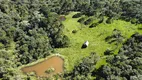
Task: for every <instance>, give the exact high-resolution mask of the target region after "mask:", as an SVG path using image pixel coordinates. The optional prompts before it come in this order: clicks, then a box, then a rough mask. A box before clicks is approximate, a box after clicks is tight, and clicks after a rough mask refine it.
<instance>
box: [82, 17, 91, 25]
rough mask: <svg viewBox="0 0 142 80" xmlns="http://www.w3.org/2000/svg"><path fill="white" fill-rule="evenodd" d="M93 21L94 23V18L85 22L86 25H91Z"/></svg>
mask: <svg viewBox="0 0 142 80" xmlns="http://www.w3.org/2000/svg"><path fill="white" fill-rule="evenodd" d="M92 21H93V18H89V19H87V20H86V21H85V22H84V24H85V25H88V24H90V23H91V22H92Z"/></svg>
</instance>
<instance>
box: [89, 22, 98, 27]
mask: <svg viewBox="0 0 142 80" xmlns="http://www.w3.org/2000/svg"><path fill="white" fill-rule="evenodd" d="M97 25H99V23H93V24H91V25H90V26H89V28H93V27H96V26H97Z"/></svg>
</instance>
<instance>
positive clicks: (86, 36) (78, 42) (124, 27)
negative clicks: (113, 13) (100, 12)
mask: <svg viewBox="0 0 142 80" xmlns="http://www.w3.org/2000/svg"><path fill="white" fill-rule="evenodd" d="M76 13H77V12H71V13H70V14H69V15H67V16H66V20H65V21H63V24H64V26H65V28H64V34H65V35H67V36H68V37H69V39H70V42H71V43H70V47H68V48H58V49H56V50H57V52H59V53H60V54H61V55H63V56H64V57H65V59H66V61H67V63H68V64H66V66H65V67H66V70H67V71H71V70H72V69H73V68H74V66H75V65H77V64H79V63H80V62H81V61H82V59H83V58H84V57H87V56H89V54H90V53H91V52H96V53H97V54H98V55H99V56H101V57H104V51H105V50H106V49H114V48H116V46H115V45H114V44H108V43H107V42H105V38H106V37H107V36H110V35H112V33H113V30H114V29H117V30H120V31H121V34H122V36H124V37H125V40H124V41H126V40H127V39H128V38H130V36H131V35H132V34H134V33H135V32H140V33H142V32H141V31H138V29H137V28H138V26H139V27H141V26H142V25H138V26H136V25H134V24H131V23H130V22H126V21H122V20H114V21H113V23H111V24H107V23H105V22H103V23H101V24H99V25H98V26H97V27H94V28H89V27H88V26H85V25H83V24H80V23H78V22H77V20H78V19H79V18H72V16H73V15H74V14H76ZM73 30H77V32H76V33H72V31H73ZM87 40H88V41H89V46H88V47H87V48H85V49H81V46H82V44H83V43H84V42H85V41H87ZM121 46H122V44H121V43H120V44H119V46H118V47H117V49H116V50H115V51H114V53H115V54H117V53H118V50H119V48H120V47H121ZM105 63H106V62H105V58H100V60H99V61H98V62H97V64H96V68H99V66H100V65H102V64H105Z"/></svg>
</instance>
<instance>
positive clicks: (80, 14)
mask: <svg viewBox="0 0 142 80" xmlns="http://www.w3.org/2000/svg"><path fill="white" fill-rule="evenodd" d="M81 16H82V13H77V14H75V15H73V16H72V18H79V17H81Z"/></svg>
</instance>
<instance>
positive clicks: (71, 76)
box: [64, 52, 99, 80]
mask: <svg viewBox="0 0 142 80" xmlns="http://www.w3.org/2000/svg"><path fill="white" fill-rule="evenodd" d="M98 59H99V56H98V55H96V53H94V52H92V53H91V55H90V56H89V57H87V58H84V59H83V61H82V63H80V64H79V65H78V66H75V68H74V70H73V71H72V72H70V73H65V74H64V78H65V79H66V80H76V79H86V80H87V79H90V77H89V75H90V74H91V72H92V71H93V70H94V67H95V64H96V62H97V60H98Z"/></svg>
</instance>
